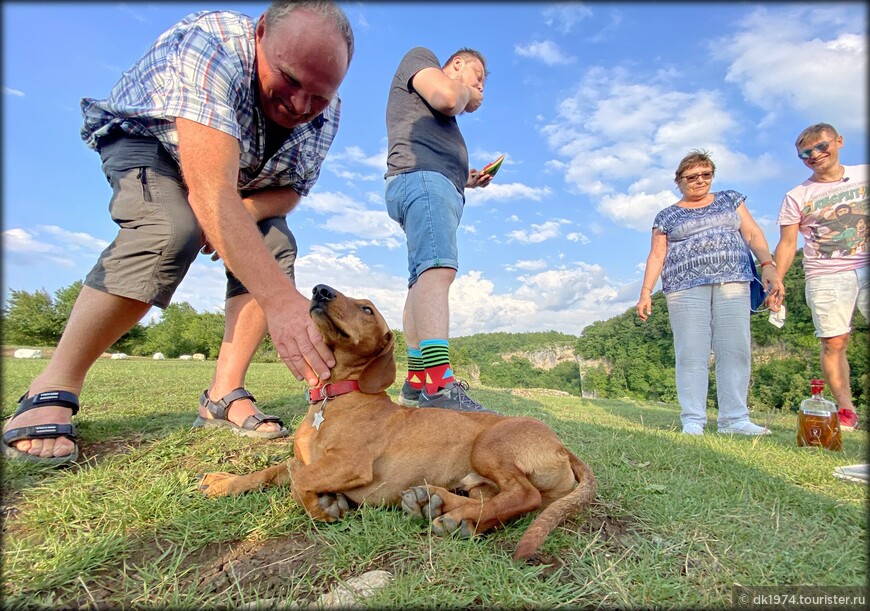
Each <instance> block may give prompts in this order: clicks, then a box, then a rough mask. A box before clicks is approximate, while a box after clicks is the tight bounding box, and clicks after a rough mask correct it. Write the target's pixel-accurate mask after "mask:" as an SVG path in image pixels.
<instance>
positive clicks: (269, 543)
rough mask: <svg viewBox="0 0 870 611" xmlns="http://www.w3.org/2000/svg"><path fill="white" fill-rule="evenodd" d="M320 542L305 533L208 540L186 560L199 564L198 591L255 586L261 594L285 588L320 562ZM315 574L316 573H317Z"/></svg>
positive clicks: (281, 590)
mask: <svg viewBox="0 0 870 611" xmlns="http://www.w3.org/2000/svg"><path fill="white" fill-rule="evenodd" d="M319 557H320V551H319V550H318V548H317V544H316V543H315V542H313V541H311V540H310V539H309V538H308V537H307V536H305V535H304V534H294V535H292V536H289V537H279V538H275V539H267V540H265V541H241V542H238V543H231V544H226V543H218V544H209V545H207V546H206V547H205V548H203V549H202V550H201V551H200V552H198V553H197V554H195V555H194V556H192V557H190V558H189V559H187V560H186V561H185V563H184V564H185V565H186V566H184V567H183V568H186V567H190V566H199V567H200V568H199V570H197V571H196V575H197V577H196V580H197V584H198V588H197V589H198V591H200V592H202V593H215V594H220V593H222V592H224V591H226V590H228V589H234V588H239V589H241V590H242V591H248V590H251V589H254V588H255V587H256V589H257V590H258V592H259V593H260V595H262V596H268V595H269V594H278V593H280V592H286V591H287V590H288V589H290V588H288V583H291V582H294V581H297V580H298V578H299V575H300V574H304V573H309V572H311V571H312V570H313V569H315V567H317V566H318V564H319V563H318V560H319ZM315 577H316V575H315Z"/></svg>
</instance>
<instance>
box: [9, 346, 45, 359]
mask: <svg viewBox="0 0 870 611" xmlns="http://www.w3.org/2000/svg"><path fill="white" fill-rule="evenodd" d="M12 356H14V357H15V358H16V359H41V358H42V350H34V349H33V348H19V349H18V350H16V351H15V353H14V354H13V355H12Z"/></svg>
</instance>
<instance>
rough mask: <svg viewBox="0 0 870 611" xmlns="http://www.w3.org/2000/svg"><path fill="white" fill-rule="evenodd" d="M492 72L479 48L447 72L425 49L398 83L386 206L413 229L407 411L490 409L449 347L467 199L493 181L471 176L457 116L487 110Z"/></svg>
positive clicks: (402, 70) (461, 54)
mask: <svg viewBox="0 0 870 611" xmlns="http://www.w3.org/2000/svg"><path fill="white" fill-rule="evenodd" d="M486 75H487V72H486V60H485V59H484V58H483V56H482V55H481V54H480V53H479V52H477V51H474V50H472V49H460V50H459V51H457V52H456V53H454V54H453V55H452V56H451V57H450V59H448V60H447V62H446V63H445V64H444V65H443V66H441V65H439V63H438V58H437V57H435V54H434V53H432V51H430V50H429V49H424V48H423V47H415V48H414V49H411V50H410V51H409V52H408V53H407V54H406V55H405V57H404V58H403V59H402V61H401V63H400V64H399V67H398V68H397V70H396V74H395V76H394V77H393V82H392V84H391V85H390V96H389V100H388V102H387V140H388V152H387V173H386V175H385V178H386V193H385V199H386V204H387V212H388V213H389V214H390V217H391V218H392V219H393V220H394V221H396V222H397V223H399V225H401V226H402V229H403V230H404V231H405V236H406V237H407V241H408V270H409V273H410V277H409V280H408V297H407V299H406V301H405V311H404V314H403V317H402V323H403V327H404V332H405V341H406V343H407V345H408V377H407V379H406V380H405V383H404V385H403V386H402V391H401V393H400V395H399V403H401V404H403V405H409V406H413V405H419V406H420V407H442V408H450V409H458V410H461V411H487V410H485V409H484V407H483V406H482V405H480V404H479V403H477V402H475V401H474V400H472V399H471V398H470V397H469V396H468V395H467V394H466V392H465V388H464V386H461V385H460V384H458V383H457V382H456V380H455V379H454V378H453V370H452V368H451V366H450V357H449V346H448V332H449V320H450V312H449V308H448V295H449V292H450V285H451V283H452V282H453V280H454V279H455V278H456V270H457V269H458V268H459V260H458V252H457V248H456V231H457V229H458V227H459V221H460V220H461V218H462V210H463V207H464V205H465V194H464V192H465V189H466V188H476V187H485V186H487V185H488V184H489V183H490V182H491V181H492V176H491V175H489V174H484V173H480V172H478V171H477V170H471V171H470V172H469V169H468V149H467V148H466V146H465V139H464V138H463V137H462V133H460V131H459V125H458V124H457V122H456V116H457V115H459V114H462V113H463V112H474V111H475V110H477V109H478V108H480V105H481V103H482V102H483V85H484V81H485V79H486Z"/></svg>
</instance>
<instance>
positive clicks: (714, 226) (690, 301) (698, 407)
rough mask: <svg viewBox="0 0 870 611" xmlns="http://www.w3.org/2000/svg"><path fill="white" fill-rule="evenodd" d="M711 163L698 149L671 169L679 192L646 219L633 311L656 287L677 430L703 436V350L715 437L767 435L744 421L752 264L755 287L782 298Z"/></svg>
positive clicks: (754, 234) (750, 227)
mask: <svg viewBox="0 0 870 611" xmlns="http://www.w3.org/2000/svg"><path fill="white" fill-rule="evenodd" d="M715 172H716V166H715V165H714V164H713V161H712V160H711V159H710V156H709V154H708V153H706V152H704V151H692V152H691V153H689V154H688V155H686V156H685V157H684V158H683V160H682V161H681V162H680V165H679V166H678V167H677V171H676V173H675V175H674V182H676V183H677V188H679V190H680V192H681V193H682V194H683V197H682V199H681V200H680V201H678V202H677V203H676V204H673V205H672V206H668V207H667V208H665V209H664V210H662V211H661V212H659V213H658V215H656V218H655V221H653V230H652V246H651V248H650V253H649V257H648V258H647V262H646V271H645V273H644V278H643V286H642V288H641V293H640V299H639V300H638V302H637V314H638V316H640V318H641V319H642V320H646V319H647V316H649V313H650V312H651V311H652V290H653V287H654V286H655V284H656V282H657V281H658V278H659V275H661V278H662V290H663V291H664V293H665V297H666V299H667V304H668V315H669V317H670V321H671V328H672V329H673V333H674V351H675V353H676V374H677V398H678V400H679V402H680V408H681V410H682V414H681V415H680V419H681V421H682V425H683V433H685V434H689V435H702V434H703V433H704V425H705V424H706V423H707V408H706V406H707V386H708V379H709V363H710V351H711V349H712V351H713V353H714V355H715V358H716V394H717V401H718V405H719V416H718V430H719V432H720V433H726V434H728V433H736V434H742V435H768V434H770V431H769V430H768V429H767V428H765V427H761V426H758V425H756V424H754V423H752V422H750V420H749V408H748V407H747V404H746V398H747V394H748V392H749V370H750V335H749V282H750V281H751V280H752V268H751V265H752V260H751V257H750V256H749V253H748V252H747V250H746V244H748V245H749V248H750V249H751V250H752V253H753V254H754V255H755V256H756V257H757V258H758V260H759V261H760V262H761V270H762V282H763V284H764V285H765V289H766V290H768V291H770V292H772V293H773V294H774V295H779V296H782V295H784V294H785V290H784V288H783V285H782V282H781V281H780V280H779V277H778V276H777V273H776V268H775V265H774V263H773V257H772V256H771V254H770V248H769V247H768V245H767V240H765V238H764V234H763V233H762V232H761V229H760V228H759V227H758V224H757V223H756V222H755V221H754V220H753V218H752V216H751V215H750V214H749V210H747V209H746V205H745V203H744V202H745V199H746V197H745V196H744V195H742V194H740V193H738V192H736V191H719V192H710V187H711V185H712V182H713V175H714V174H715Z"/></svg>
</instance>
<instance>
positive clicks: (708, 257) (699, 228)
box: [653, 191, 752, 293]
mask: <svg viewBox="0 0 870 611" xmlns="http://www.w3.org/2000/svg"><path fill="white" fill-rule="evenodd" d="M745 199H746V197H745V196H744V195H742V194H741V193H738V192H737V191H721V192H718V193H713V202H712V203H711V204H710V205H709V206H705V207H703V208H681V207H680V206H677V205H673V206H668V207H667V208H665V209H664V210H662V211H661V212H659V213H658V214H657V215H656V218H655V220H654V221H653V227H654V228H655V229H658V230H659V231H661V232H662V233H663V234H665V235H666V236H667V238H668V250H667V255H666V256H665V264H664V267H663V268H662V290H663V291H664V292H665V293H673V292H675V291H682V290H685V289H690V288H692V287H696V286H701V285H703V284H716V283H719V282H749V281H750V280H752V268H751V267H750V265H751V257H750V254H749V251H748V250H747V248H746V242H745V241H744V239H743V236H742V235H740V216H739V215H738V214H737V208H738V207H739V206H740V204H742V203H743V201H744V200H745Z"/></svg>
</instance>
